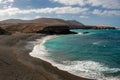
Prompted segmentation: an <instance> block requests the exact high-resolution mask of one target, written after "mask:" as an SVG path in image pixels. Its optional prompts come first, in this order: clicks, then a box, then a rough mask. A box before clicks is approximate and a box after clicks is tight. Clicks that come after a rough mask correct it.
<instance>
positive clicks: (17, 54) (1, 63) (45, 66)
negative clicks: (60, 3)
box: [0, 33, 89, 80]
mask: <svg viewBox="0 0 120 80" xmlns="http://www.w3.org/2000/svg"><path fill="white" fill-rule="evenodd" d="M44 36H45V35H41V34H34V33H29V34H28V33H27V34H25V33H16V34H13V35H0V80H89V79H85V78H81V77H77V76H75V75H72V74H70V73H68V72H66V71H61V70H59V69H57V68H56V67H53V66H52V65H51V64H50V63H48V62H46V61H43V60H40V59H37V58H33V57H31V56H30V55H29V53H30V52H31V51H32V50H28V49H26V48H25V45H27V42H28V41H34V40H35V39H38V38H39V39H40V38H41V37H44Z"/></svg>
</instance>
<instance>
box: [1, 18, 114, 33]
mask: <svg viewBox="0 0 120 80" xmlns="http://www.w3.org/2000/svg"><path fill="white" fill-rule="evenodd" d="M0 27H1V28H3V29H5V30H6V31H8V32H11V33H16V32H22V33H38V32H39V33H44V34H70V33H72V32H70V29H115V27H109V26H88V25H84V24H82V23H80V22H78V21H75V20H63V19H55V18H38V19H34V20H20V19H9V20H4V21H0Z"/></svg>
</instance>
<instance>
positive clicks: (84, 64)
mask: <svg viewBox="0 0 120 80" xmlns="http://www.w3.org/2000/svg"><path fill="white" fill-rule="evenodd" d="M55 37H57V36H47V37H44V38H42V39H38V40H37V42H36V41H35V44H36V45H35V46H34V48H33V50H32V52H31V53H30V55H31V56H32V57H36V58H40V59H42V60H45V61H47V62H49V63H51V64H52V65H53V66H56V67H58V68H59V69H60V70H65V71H68V72H69V73H72V74H74V75H77V76H80V77H85V78H90V79H97V80H120V77H119V76H118V77H112V76H109V77H105V76H104V74H102V72H118V71H120V69H119V68H109V67H106V66H104V65H102V64H100V63H99V62H95V61H61V63H57V62H55V61H53V60H52V59H51V58H49V55H50V54H49V53H48V51H47V50H46V48H45V46H44V43H45V42H46V41H47V40H49V39H53V38H55ZM32 43H34V42H32Z"/></svg>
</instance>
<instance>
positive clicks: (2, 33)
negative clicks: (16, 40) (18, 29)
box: [0, 28, 10, 35]
mask: <svg viewBox="0 0 120 80" xmlns="http://www.w3.org/2000/svg"><path fill="white" fill-rule="evenodd" d="M4 34H10V33H9V32H7V31H6V30H4V29H2V28H0V35H4Z"/></svg>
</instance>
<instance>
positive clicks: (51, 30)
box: [37, 25, 75, 34]
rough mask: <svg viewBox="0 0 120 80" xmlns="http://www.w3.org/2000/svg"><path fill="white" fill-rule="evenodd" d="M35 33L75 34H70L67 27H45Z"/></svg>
mask: <svg viewBox="0 0 120 80" xmlns="http://www.w3.org/2000/svg"><path fill="white" fill-rule="evenodd" d="M37 33H44V34H74V33H75V32H71V31H70V29H69V26H64V25H63V26H62V25H61V26H47V27H45V28H43V29H42V30H39V31H37Z"/></svg>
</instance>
